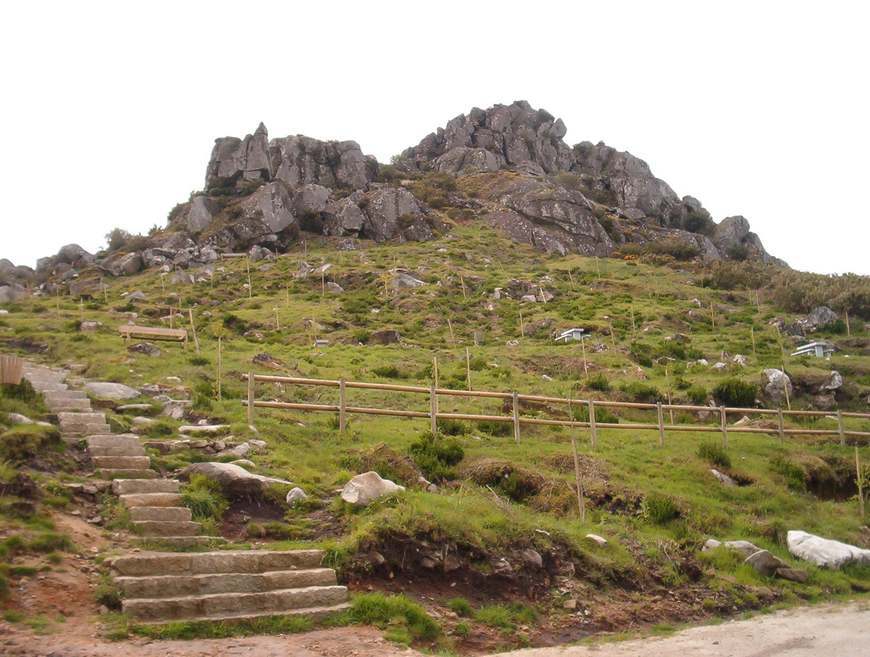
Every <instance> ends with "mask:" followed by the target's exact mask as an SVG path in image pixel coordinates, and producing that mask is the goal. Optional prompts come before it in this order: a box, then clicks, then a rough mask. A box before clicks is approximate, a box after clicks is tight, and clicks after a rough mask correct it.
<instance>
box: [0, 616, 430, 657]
mask: <svg viewBox="0 0 870 657" xmlns="http://www.w3.org/2000/svg"><path fill="white" fill-rule="evenodd" d="M7 628H8V626H7ZM7 628H3V627H2V623H0V632H2V629H7ZM0 655H3V657H37V656H38V657H119V655H122V656H123V657H216V656H217V655H220V657H289V656H291V655H292V657H397V656H398V655H401V656H402V657H422V655H420V653H417V652H414V651H411V650H408V649H406V648H403V647H402V646H397V645H395V644H392V643H390V642H389V641H386V640H385V639H383V638H382V632H380V631H379V630H376V629H374V628H368V627H342V628H338V629H333V630H319V631H316V632H308V633H307V634H294V635H289V636H258V637H250V638H244V639H208V640H202V641H150V642H149V641H142V640H132V641H125V642H119V643H110V642H105V641H101V640H99V639H96V638H87V637H74V636H72V637H71V636H64V635H62V634H60V635H50V636H41V637H40V636H33V635H32V634H29V633H28V634H25V633H23V632H22V633H20V634H18V633H17V632H14V633H13V634H5V635H4V634H2V633H0Z"/></svg>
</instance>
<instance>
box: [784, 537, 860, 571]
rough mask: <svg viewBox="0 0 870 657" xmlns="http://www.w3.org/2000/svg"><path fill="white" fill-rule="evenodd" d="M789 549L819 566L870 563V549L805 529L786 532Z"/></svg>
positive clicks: (835, 567)
mask: <svg viewBox="0 0 870 657" xmlns="http://www.w3.org/2000/svg"><path fill="white" fill-rule="evenodd" d="M786 543H787V544H788V551H789V552H791V553H792V554H793V555H794V556H796V557H798V558H799V559H805V560H806V561H810V562H812V563H814V564H816V565H817V566H822V567H823V568H831V569H834V570H837V569H839V568H842V567H843V566H844V565H846V564H847V563H851V562H853V561H854V562H856V563H860V564H870V550H865V549H863V548H859V547H856V546H854V545H849V544H848V543H841V542H840V541H834V540H831V539H829V538H822V537H821V536H816V535H815V534H809V533H807V532H804V531H799V530H790V531H789V532H788V534H786Z"/></svg>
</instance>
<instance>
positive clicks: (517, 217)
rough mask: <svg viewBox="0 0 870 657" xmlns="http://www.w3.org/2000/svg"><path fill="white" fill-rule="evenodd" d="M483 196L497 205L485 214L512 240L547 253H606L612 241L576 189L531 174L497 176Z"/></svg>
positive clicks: (611, 247) (610, 247)
mask: <svg viewBox="0 0 870 657" xmlns="http://www.w3.org/2000/svg"><path fill="white" fill-rule="evenodd" d="M486 198H488V199H490V200H493V201H496V202H498V204H499V205H500V207H499V208H498V209H496V210H495V211H493V212H490V213H489V214H488V215H487V216H488V219H489V221H490V223H492V224H493V225H494V226H497V227H499V228H501V229H502V230H504V231H505V232H506V233H507V234H508V235H510V236H511V237H512V238H513V239H514V240H516V241H518V242H524V243H526V244H531V245H533V246H536V247H538V248H540V249H541V250H544V251H547V252H549V253H558V254H560V255H564V254H566V253H571V252H576V253H583V254H585V255H602V256H603V255H607V254H609V253H610V252H611V251H612V250H613V246H614V244H613V241H612V240H611V238H610V236H609V235H608V234H607V232H606V231H605V230H604V228H603V227H602V226H601V224H600V223H598V220H597V219H596V217H595V214H594V212H593V209H592V204H591V203H590V201H589V200H588V199H587V198H586V197H585V196H583V194H582V193H580V192H579V191H574V190H569V189H566V188H564V187H560V186H558V185H556V184H554V183H552V182H550V181H547V180H545V179H542V178H536V177H532V176H515V177H508V178H505V177H501V176H500V177H497V178H494V179H493V184H492V185H490V186H488V187H487V191H486Z"/></svg>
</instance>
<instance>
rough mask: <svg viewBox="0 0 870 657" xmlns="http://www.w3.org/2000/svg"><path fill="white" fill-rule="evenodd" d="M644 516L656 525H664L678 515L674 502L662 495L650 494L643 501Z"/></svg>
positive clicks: (678, 511)
mask: <svg viewBox="0 0 870 657" xmlns="http://www.w3.org/2000/svg"><path fill="white" fill-rule="evenodd" d="M643 513H644V516H645V517H646V518H647V519H648V520H649V521H650V522H654V523H655V524H657V525H666V524H668V523H669V522H670V521H671V520H676V519H677V518H679V517H680V510H679V509H678V508H677V504H676V502H674V501H673V500H672V499H671V498H670V497H666V496H664V495H657V494H656V495H650V496H649V497H647V498H646V499H645V500H644V501H643Z"/></svg>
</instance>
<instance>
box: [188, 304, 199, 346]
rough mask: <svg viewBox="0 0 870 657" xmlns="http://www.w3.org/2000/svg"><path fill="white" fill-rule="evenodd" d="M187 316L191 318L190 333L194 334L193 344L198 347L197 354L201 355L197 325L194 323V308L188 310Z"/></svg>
mask: <svg viewBox="0 0 870 657" xmlns="http://www.w3.org/2000/svg"><path fill="white" fill-rule="evenodd" d="M187 316H188V317H189V318H190V332H191V333H193V344H194V346H195V347H196V353H199V338H198V337H196V324H194V323H193V308H188V309H187Z"/></svg>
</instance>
